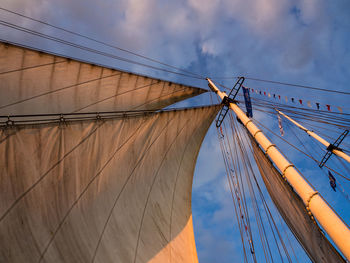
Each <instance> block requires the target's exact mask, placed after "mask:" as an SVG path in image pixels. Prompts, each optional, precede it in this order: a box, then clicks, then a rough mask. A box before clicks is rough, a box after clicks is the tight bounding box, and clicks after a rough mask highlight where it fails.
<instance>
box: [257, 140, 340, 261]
mask: <svg viewBox="0 0 350 263" xmlns="http://www.w3.org/2000/svg"><path fill="white" fill-rule="evenodd" d="M250 138H251V137H250ZM251 144H252V146H253V151H254V158H255V160H256V163H257V165H258V168H259V171H260V174H261V176H262V178H263V180H264V183H265V186H266V189H267V191H268V192H269V194H270V197H271V199H272V201H273V202H274V204H275V206H276V207H277V209H278V211H279V213H280V214H281V216H282V218H283V219H284V221H285V223H286V224H287V225H288V227H289V229H290V230H291V232H292V233H293V234H294V236H295V237H296V239H297V240H298V241H299V243H300V244H301V246H302V247H303V248H304V250H305V252H306V253H307V254H308V256H309V258H310V259H311V260H312V261H313V262H324V263H326V262H334V263H335V262H345V260H344V259H343V258H342V256H341V255H340V254H339V253H338V252H337V250H336V249H335V248H334V247H333V245H332V244H330V242H329V241H328V240H327V238H326V237H325V236H324V234H323V233H322V231H321V229H320V228H319V227H318V225H317V223H316V222H314V221H313V220H312V219H311V218H310V216H309V215H308V212H307V210H306V207H305V205H304V203H303V201H302V200H301V199H300V198H299V196H298V195H297V194H296V193H295V192H294V190H293V188H292V187H291V186H290V185H289V184H288V183H287V182H286V181H285V180H284V179H283V177H282V175H281V174H280V173H279V172H278V171H277V169H276V168H275V167H274V166H273V164H272V163H271V162H270V160H269V159H268V158H267V156H266V155H265V154H264V152H263V151H262V150H261V149H260V147H259V146H258V145H257V144H256V142H255V141H254V140H253V139H252V138H251Z"/></svg>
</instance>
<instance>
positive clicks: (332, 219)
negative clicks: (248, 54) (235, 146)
mask: <svg viewBox="0 0 350 263" xmlns="http://www.w3.org/2000/svg"><path fill="white" fill-rule="evenodd" d="M207 80H208V84H209V87H210V88H211V90H212V91H214V92H215V93H216V94H217V95H218V96H219V97H220V98H221V99H222V100H224V99H225V98H227V94H226V93H225V92H221V91H220V90H219V89H218V88H217V87H216V85H215V84H214V83H213V82H212V81H211V80H210V79H208V78H207ZM229 108H230V109H231V110H233V112H234V113H235V114H236V116H237V118H238V119H239V120H240V121H241V122H242V123H243V125H244V126H245V127H246V128H247V130H248V131H249V133H250V134H251V135H252V137H253V138H254V139H255V141H256V142H257V143H258V144H259V145H260V147H261V148H262V149H263V150H264V152H265V154H267V155H268V156H269V157H270V159H271V161H272V162H273V163H274V164H275V165H276V166H277V168H278V169H279V170H280V171H281V173H282V175H283V176H284V177H285V179H286V180H287V181H288V183H289V184H290V185H291V186H292V187H293V188H294V190H295V192H296V193H297V194H298V195H299V197H300V198H301V199H302V201H303V202H304V204H305V206H306V209H307V210H308V212H309V215H310V216H314V217H315V218H316V219H317V221H318V222H319V223H320V225H321V226H322V227H323V229H324V230H325V231H326V232H327V234H328V235H329V236H330V238H331V239H332V240H333V241H334V243H335V244H336V246H337V247H338V248H339V250H340V251H341V252H342V253H343V254H344V256H345V257H346V258H347V260H350V246H349V244H350V229H349V228H348V226H347V225H346V224H345V223H344V222H343V221H342V219H341V218H340V217H339V216H338V215H337V214H336V213H335V212H334V211H333V210H332V208H331V207H329V205H328V204H327V203H326V202H325V201H324V200H323V198H322V197H321V195H320V194H319V193H318V192H317V191H316V190H315V189H313V187H312V186H311V185H310V184H309V183H308V182H307V181H306V180H305V179H304V178H303V176H302V175H301V174H300V173H299V172H298V171H297V170H296V169H295V168H294V165H293V164H292V163H290V162H289V161H288V160H287V159H286V158H285V157H284V156H283V155H282V153H281V152H280V151H279V150H278V149H277V147H276V145H275V144H273V143H271V142H270V141H269V140H268V139H267V138H266V136H265V135H264V133H263V132H262V131H261V130H260V129H259V128H258V127H256V126H255V124H254V123H253V121H252V120H251V119H249V118H248V117H247V116H246V115H245V113H244V112H243V111H242V110H241V109H240V108H239V107H238V106H237V104H236V103H235V102H231V101H230V102H229Z"/></svg>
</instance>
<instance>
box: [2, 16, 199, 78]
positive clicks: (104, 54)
mask: <svg viewBox="0 0 350 263" xmlns="http://www.w3.org/2000/svg"><path fill="white" fill-rule="evenodd" d="M0 25H3V26H6V27H9V28H12V29H15V30H19V31H21V32H25V33H28V34H31V35H35V36H38V37H41V38H45V39H48V40H51V41H54V42H57V43H60V44H64V45H67V46H71V47H74V48H77V49H80V50H84V51H87V52H90V53H94V54H97V55H101V56H104V57H108V58H112V59H116V60H120V61H123V62H127V63H131V64H134V65H138V66H143V67H146V68H150V69H154V70H159V71H163V72H167V73H171V74H176V75H180V76H184V77H188V78H194V79H201V80H203V79H204V78H203V77H196V76H193V75H189V74H185V73H181V72H176V71H172V70H168V69H164V68H159V67H155V66H152V65H149V64H144V63H141V62H137V61H134V60H131V59H127V58H123V57H120V56H116V55H113V54H111V53H107V52H103V51H99V50H97V49H94V48H90V47H87V46H83V45H79V44H76V43H73V42H69V41H66V40H63V39H60V38H57V37H53V36H50V35H47V34H44V33H40V32H38V31H35V30H32V29H29V28H25V27H21V26H18V25H15V24H12V23H9V22H6V21H3V20H0Z"/></svg>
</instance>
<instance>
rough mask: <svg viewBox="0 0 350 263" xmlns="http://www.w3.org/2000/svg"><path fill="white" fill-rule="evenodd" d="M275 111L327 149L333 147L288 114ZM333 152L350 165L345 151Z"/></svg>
mask: <svg viewBox="0 0 350 263" xmlns="http://www.w3.org/2000/svg"><path fill="white" fill-rule="evenodd" d="M275 110H276V111H277V112H278V113H279V114H281V115H282V116H283V117H285V118H286V119H287V120H289V121H290V122H291V123H293V124H295V125H296V126H297V127H298V128H300V129H301V130H303V131H304V132H306V133H307V134H309V135H310V136H311V137H313V138H315V139H316V140H317V141H319V142H320V143H322V144H323V145H324V146H326V147H327V148H328V147H329V146H330V145H331V144H330V143H329V142H327V141H326V140H325V139H323V138H322V137H320V136H319V135H317V134H316V133H314V132H313V131H310V130H308V129H306V128H305V127H304V126H302V125H301V124H299V123H297V122H296V121H295V120H293V119H292V118H291V117H289V116H287V115H286V114H284V113H283V112H281V111H279V110H277V109H275ZM331 152H332V153H334V154H336V155H338V156H339V157H341V158H343V159H344V160H346V161H348V162H349V163H350V156H349V155H347V154H346V153H344V152H343V151H341V150H340V149H332V150H331Z"/></svg>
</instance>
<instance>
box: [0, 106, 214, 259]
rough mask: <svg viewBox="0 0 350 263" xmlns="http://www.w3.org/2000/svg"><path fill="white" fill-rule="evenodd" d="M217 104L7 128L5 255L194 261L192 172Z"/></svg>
mask: <svg viewBox="0 0 350 263" xmlns="http://www.w3.org/2000/svg"><path fill="white" fill-rule="evenodd" d="M218 109H219V108H218V106H211V107H202V108H195V109H186V110H177V111H164V112H158V113H149V114H146V115H144V114H142V115H140V116H128V115H121V116H120V118H111V119H98V120H88V121H86V120H85V121H84V120H76V121H65V122H59V123H51V124H31V125H19V124H18V125H16V126H15V127H8V128H6V129H2V130H1V137H0V142H1V143H0V173H1V176H0V181H1V184H0V244H1V245H0V262H41V261H42V262H104V263H105V262H149V261H150V262H197V255H196V248H195V243H194V236H193V227H192V217H191V188H192V176H193V171H194V167H195V162H196V158H197V154H198V151H199V148H200V145H201V142H202V140H203V138H204V136H205V134H206V131H207V129H208V127H209V126H210V124H211V122H212V120H213V119H214V117H215V115H216V114H217V111H218Z"/></svg>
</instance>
